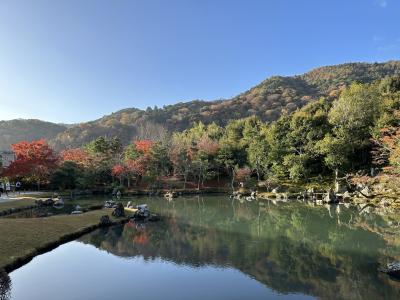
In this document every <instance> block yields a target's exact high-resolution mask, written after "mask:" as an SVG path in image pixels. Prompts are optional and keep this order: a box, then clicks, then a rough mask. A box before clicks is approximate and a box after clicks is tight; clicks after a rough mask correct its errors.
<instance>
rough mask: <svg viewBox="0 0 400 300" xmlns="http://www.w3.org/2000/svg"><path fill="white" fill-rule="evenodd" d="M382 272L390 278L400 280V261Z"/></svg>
mask: <svg viewBox="0 0 400 300" xmlns="http://www.w3.org/2000/svg"><path fill="white" fill-rule="evenodd" d="M380 271H381V272H383V273H386V274H388V275H389V276H392V277H395V278H398V279H400V261H395V262H391V263H388V264H387V265H386V267H385V268H381V269H380Z"/></svg>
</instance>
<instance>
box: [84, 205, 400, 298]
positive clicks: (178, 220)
mask: <svg viewBox="0 0 400 300" xmlns="http://www.w3.org/2000/svg"><path fill="white" fill-rule="evenodd" d="M147 202H151V203H149V204H150V206H151V207H152V208H153V209H156V210H157V211H158V212H160V213H161V214H162V215H164V216H168V217H166V218H164V220H163V221H162V222H160V223H151V224H150V223H148V224H145V225H142V224H136V223H128V224H126V225H125V226H119V227H113V228H108V229H101V230H99V231H96V232H94V233H92V234H90V235H87V236H85V237H84V238H82V239H81V241H82V242H85V243H90V244H92V245H95V246H96V247H97V248H99V249H103V250H107V251H108V252H111V253H113V254H115V255H118V256H122V257H143V258H144V259H145V260H148V261H152V260H155V259H162V260H164V261H171V262H174V263H176V264H179V265H188V266H191V267H204V266H210V265H212V266H216V267H232V268H235V269H237V270H240V271H241V272H243V273H245V274H248V275H249V276H251V277H253V278H254V279H256V280H257V281H259V282H261V283H262V284H264V285H266V286H268V287H269V288H272V289H273V290H275V291H277V292H279V293H281V294H287V293H302V294H306V295H311V296H316V297H319V298H323V299H382V298H384V299H398V297H399V291H400V286H399V283H398V282H396V281H392V280H390V279H389V278H388V277H387V276H385V275H384V274H380V273H378V272H377V271H376V270H377V266H378V264H379V263H386V262H387V261H389V260H392V259H399V258H400V251H399V250H400V248H399V244H400V239H399V235H398V233H399V231H398V227H396V226H394V225H393V224H395V221H394V220H392V219H391V217H390V216H380V215H378V214H374V213H372V212H370V213H368V214H366V213H361V214H360V210H359V209H358V208H356V207H348V208H346V207H345V206H321V207H309V206H307V205H304V204H302V203H296V202H289V203H276V204H273V203H271V202H268V201H266V202H251V203H249V202H245V203H240V202H237V201H231V200H228V199H226V198H223V197H209V198H207V199H204V198H192V199H178V200H175V201H172V202H167V201H163V200H161V199H157V200H154V199H153V200H150V199H149V200H148V201H147ZM248 293H249V295H251V291H248Z"/></svg>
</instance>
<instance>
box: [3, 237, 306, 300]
mask: <svg viewBox="0 0 400 300" xmlns="http://www.w3.org/2000/svg"><path fill="white" fill-rule="evenodd" d="M10 277H11V280H12V297H13V298H12V299H29V300H32V299H68V300H70V299H85V300H86V299H87V300H89V299H96V300H99V299H100V300H101V299H133V298H134V299H149V300H150V299H176V300H178V299H185V300H186V299H312V297H308V296H303V295H298V294H296V295H293V294H292V295H279V294H276V293H275V292H274V291H272V290H270V289H268V288H267V287H265V286H264V285H262V284H261V283H259V282H257V281H256V280H254V279H251V278H250V277H248V276H246V275H245V274H243V273H241V272H239V271H237V270H235V269H232V268H215V267H210V266H207V267H202V268H192V267H189V266H182V265H177V264H174V263H171V262H166V261H163V260H160V259H156V260H152V261H145V260H143V258H142V257H136V258H133V259H125V258H121V257H118V256H114V255H112V254H110V253H107V252H105V251H100V250H98V249H97V248H95V247H93V246H90V245H85V244H82V243H79V242H71V243H68V244H65V245H62V246H60V247H58V248H57V249H55V250H53V251H51V252H49V253H47V254H44V255H41V256H38V257H36V258H34V259H33V260H32V261H31V262H30V263H28V264H27V265H25V266H24V267H22V268H20V269H18V270H16V271H14V272H12V273H11V274H10Z"/></svg>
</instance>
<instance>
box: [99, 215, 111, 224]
mask: <svg viewBox="0 0 400 300" xmlns="http://www.w3.org/2000/svg"><path fill="white" fill-rule="evenodd" d="M110 224H111V220H110V217H109V216H107V215H104V216H101V217H100V226H108V225H110Z"/></svg>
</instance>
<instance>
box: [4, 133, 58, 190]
mask: <svg viewBox="0 0 400 300" xmlns="http://www.w3.org/2000/svg"><path fill="white" fill-rule="evenodd" d="M11 147H12V150H13V151H14V153H15V157H16V159H15V161H13V162H12V163H11V164H10V165H9V166H8V167H7V168H6V170H5V173H4V175H5V176H8V177H11V178H16V177H25V178H28V179H31V180H33V181H36V182H37V183H40V182H42V181H45V180H46V179H47V178H48V176H49V174H50V172H51V170H52V169H53V168H55V166H56V163H57V160H58V158H57V156H56V155H55V154H54V152H53V150H52V149H51V148H50V146H49V145H48V144H47V143H46V141H45V140H38V141H32V142H27V141H23V142H19V143H16V144H13V145H12V146H11Z"/></svg>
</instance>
